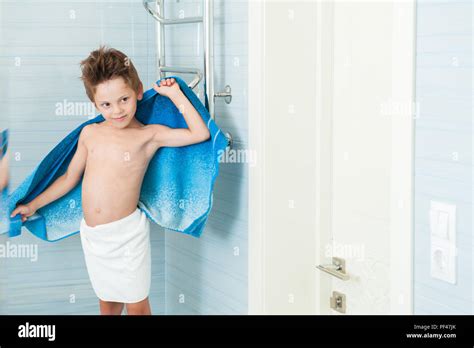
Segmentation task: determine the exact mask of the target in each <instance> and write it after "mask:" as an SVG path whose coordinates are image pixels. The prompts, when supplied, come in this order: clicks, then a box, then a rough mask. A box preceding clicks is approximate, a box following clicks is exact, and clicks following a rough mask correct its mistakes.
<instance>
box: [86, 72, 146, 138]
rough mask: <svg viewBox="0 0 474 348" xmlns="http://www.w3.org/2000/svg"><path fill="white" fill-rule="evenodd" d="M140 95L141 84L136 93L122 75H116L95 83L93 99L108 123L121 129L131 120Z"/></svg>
mask: <svg viewBox="0 0 474 348" xmlns="http://www.w3.org/2000/svg"><path fill="white" fill-rule="evenodd" d="M142 97H143V87H142V86H140V91H139V93H138V94H137V93H135V91H134V90H133V89H132V88H130V87H129V86H128V85H127V84H126V83H125V81H124V79H123V78H122V77H116V78H114V79H111V80H107V81H104V82H102V83H100V84H98V85H97V87H96V91H95V95H94V101H95V106H96V108H97V110H99V111H100V113H101V114H102V116H104V118H105V120H106V121H105V122H107V123H108V125H110V126H111V127H115V128H120V129H123V128H126V127H127V126H128V125H129V124H130V123H131V122H132V121H133V119H134V116H135V112H136V110H137V100H141V99H142Z"/></svg>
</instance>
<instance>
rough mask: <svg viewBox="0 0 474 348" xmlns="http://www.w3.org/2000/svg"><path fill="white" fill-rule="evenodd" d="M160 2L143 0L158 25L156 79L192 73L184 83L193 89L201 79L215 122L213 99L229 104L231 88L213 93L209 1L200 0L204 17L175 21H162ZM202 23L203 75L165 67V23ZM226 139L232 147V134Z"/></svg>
mask: <svg viewBox="0 0 474 348" xmlns="http://www.w3.org/2000/svg"><path fill="white" fill-rule="evenodd" d="M163 2H164V0H143V6H144V7H145V9H146V10H147V11H148V12H149V13H150V14H151V15H152V16H153V18H154V19H156V20H157V21H158V23H159V25H157V26H156V30H157V32H156V34H157V40H158V45H157V57H158V75H159V78H160V79H162V78H165V75H164V73H166V72H177V73H187V74H195V75H196V77H195V78H194V80H193V81H191V83H189V84H188V86H189V88H191V89H194V88H195V87H196V86H197V85H198V84H199V82H200V81H201V80H202V78H203V76H204V78H205V80H204V86H205V89H206V91H205V93H206V95H207V98H208V100H207V102H208V105H207V107H208V110H209V115H210V116H211V118H212V119H213V120H214V121H215V98H216V97H222V98H225V102H226V103H227V104H229V103H230V102H231V101H232V93H231V87H230V86H228V85H227V86H225V90H224V91H222V92H218V93H214V11H213V0H204V14H203V16H202V17H188V18H178V19H166V18H165V17H164V6H163ZM151 3H154V4H155V7H156V10H154V9H153V8H152V7H150V4H151ZM200 22H202V23H203V27H204V73H202V72H201V70H200V69H196V68H179V67H172V66H166V65H165V36H164V26H165V25H168V24H185V23H200ZM225 136H226V138H227V139H228V141H229V147H230V148H232V144H233V139H232V134H230V133H229V132H226V133H225Z"/></svg>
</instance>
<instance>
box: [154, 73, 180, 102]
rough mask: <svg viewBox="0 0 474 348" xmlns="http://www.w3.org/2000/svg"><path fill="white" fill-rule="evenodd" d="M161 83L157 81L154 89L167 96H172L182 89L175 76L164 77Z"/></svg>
mask: <svg viewBox="0 0 474 348" xmlns="http://www.w3.org/2000/svg"><path fill="white" fill-rule="evenodd" d="M159 83H160V85H157V84H156V83H155V84H154V85H153V89H154V90H155V91H157V92H158V93H159V94H161V95H163V96H165V97H168V98H171V97H173V96H175V95H177V94H178V93H179V92H180V91H181V90H180V89H179V85H178V84H177V83H176V80H175V79H174V78H170V79H163V80H161V81H160V82H159Z"/></svg>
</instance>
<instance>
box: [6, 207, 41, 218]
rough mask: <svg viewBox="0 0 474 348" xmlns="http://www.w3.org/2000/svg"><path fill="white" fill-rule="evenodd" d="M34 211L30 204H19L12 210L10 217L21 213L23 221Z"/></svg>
mask: <svg viewBox="0 0 474 348" xmlns="http://www.w3.org/2000/svg"><path fill="white" fill-rule="evenodd" d="M35 212H36V209H34V208H33V207H32V206H31V205H30V204H20V205H19V206H17V207H16V208H15V210H13V211H12V213H11V215H10V217H14V216H15V215H17V214H21V221H22V222H25V221H26V218H27V217H30V216H31V215H33V214H34V213H35Z"/></svg>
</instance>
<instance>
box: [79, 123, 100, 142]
mask: <svg viewBox="0 0 474 348" xmlns="http://www.w3.org/2000/svg"><path fill="white" fill-rule="evenodd" d="M96 132H97V125H96V124H95V123H92V124H88V125H87V126H84V127H83V128H82V129H81V134H80V135H79V142H80V143H82V144H83V145H87V143H88V142H89V141H90V139H91V138H93V137H94V134H95V133H96Z"/></svg>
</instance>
